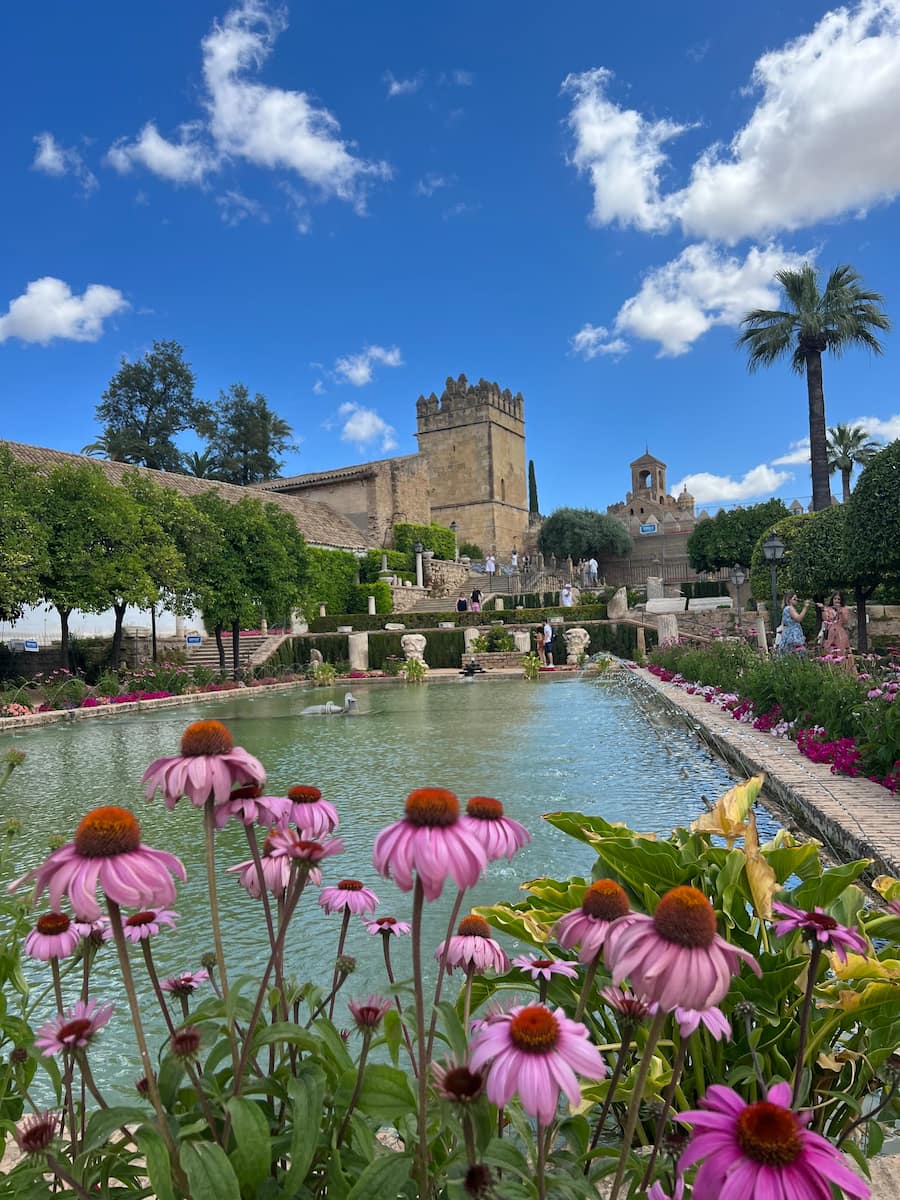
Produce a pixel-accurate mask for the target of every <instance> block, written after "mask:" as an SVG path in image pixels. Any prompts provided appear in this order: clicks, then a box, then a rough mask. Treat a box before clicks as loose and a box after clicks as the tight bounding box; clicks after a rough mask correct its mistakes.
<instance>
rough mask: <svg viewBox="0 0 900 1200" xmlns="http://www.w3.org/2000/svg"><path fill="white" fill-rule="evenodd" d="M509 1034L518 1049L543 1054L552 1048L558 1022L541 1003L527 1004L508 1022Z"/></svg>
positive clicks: (557, 1030) (556, 1035) (557, 1032)
mask: <svg viewBox="0 0 900 1200" xmlns="http://www.w3.org/2000/svg"><path fill="white" fill-rule="evenodd" d="M509 1036H510V1037H511V1038H512V1041H513V1045H514V1046H515V1047H516V1048H517V1049H518V1050H525V1051H527V1052H528V1053H529V1054H543V1053H545V1052H546V1051H547V1050H552V1049H553V1047H554V1046H555V1045H556V1042H557V1039H558V1038H559V1022H558V1021H557V1020H556V1017H554V1015H553V1013H552V1012H550V1010H549V1008H544V1006H543V1005H542V1004H529V1005H528V1006H527V1007H526V1008H523V1009H521V1011H520V1012H517V1013H516V1015H515V1016H514V1017H513V1019H512V1020H511V1021H510V1023H509Z"/></svg>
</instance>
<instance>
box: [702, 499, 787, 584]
mask: <svg viewBox="0 0 900 1200" xmlns="http://www.w3.org/2000/svg"><path fill="white" fill-rule="evenodd" d="M789 516H790V513H789V512H788V510H787V507H786V506H785V504H784V502H783V501H781V500H765V501H763V503H762V504H751V505H749V506H748V507H747V508H732V509H725V508H722V509H720V510H719V511H718V512H717V513H716V515H715V516H714V517H710V518H706V519H704V520H702V521H699V522H698V523H697V525H696V527H695V529H694V532H693V533H692V534H691V536H690V537H689V538H688V542H687V551H688V557H689V558H690V560H691V566H692V567H693V568H694V570H695V571H718V570H719V568H720V567H733V566H734V565H735V563H738V564H739V565H740V566H742V567H749V565H750V558H751V555H752V554H753V547H754V546H755V545H756V543H757V541H758V540H759V538H760V536H761V535H762V534H763V533H766V532H768V530H769V529H771V528H772V526H773V525H774V524H775V522H776V521H780V520H781V519H782V517H789Z"/></svg>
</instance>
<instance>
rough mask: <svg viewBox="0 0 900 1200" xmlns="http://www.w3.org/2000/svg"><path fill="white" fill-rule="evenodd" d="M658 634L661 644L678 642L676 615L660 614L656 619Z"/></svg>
mask: <svg viewBox="0 0 900 1200" xmlns="http://www.w3.org/2000/svg"><path fill="white" fill-rule="evenodd" d="M656 632H657V633H658V634H659V644H660V645H661V646H662V645H663V644H664V643H666V642H677V641H678V619H677V617H676V616H675V614H674V613H660V614H659V616H658V617H657V618H656Z"/></svg>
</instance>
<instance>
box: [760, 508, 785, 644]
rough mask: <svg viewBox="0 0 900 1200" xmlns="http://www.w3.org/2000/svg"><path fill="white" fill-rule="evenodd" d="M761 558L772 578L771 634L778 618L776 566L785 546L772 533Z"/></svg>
mask: <svg viewBox="0 0 900 1200" xmlns="http://www.w3.org/2000/svg"><path fill="white" fill-rule="evenodd" d="M762 550H763V558H764V559H765V560H766V562H767V563H768V564H769V570H770V572H771V576H772V632H773V633H774V632H775V630H776V628H777V621H778V618H777V616H776V613H777V612H778V580H777V575H778V564H779V563H780V562H781V560H782V559H783V558H784V551H785V545H784V542H783V541H782V540H781V538H780V537H779V536H778V534H777V533H775V532H774V531H773V532H772V533H770V534H769V536H768V537H767V538H766V540H765V541H764V542H763V546H762Z"/></svg>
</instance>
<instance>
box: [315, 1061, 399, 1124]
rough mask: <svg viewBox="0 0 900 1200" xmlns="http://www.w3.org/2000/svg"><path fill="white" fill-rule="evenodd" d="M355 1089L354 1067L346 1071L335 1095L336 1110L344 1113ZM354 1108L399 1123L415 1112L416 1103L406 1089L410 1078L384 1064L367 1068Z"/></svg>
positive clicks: (380, 1119)
mask: <svg viewBox="0 0 900 1200" xmlns="http://www.w3.org/2000/svg"><path fill="white" fill-rule="evenodd" d="M355 1086H356V1067H352V1068H351V1069H350V1070H349V1071H345V1072H344V1074H343V1075H342V1076H341V1081H340V1083H339V1084H338V1088H337V1091H336V1092H335V1097H334V1105H335V1108H337V1109H340V1110H344V1111H345V1110H346V1108H347V1106H348V1104H349V1103H350V1097H351V1096H352V1095H353V1089H354V1088H355ZM356 1106H357V1108H358V1109H359V1110H360V1111H361V1112H364V1113H366V1115H367V1116H370V1117H376V1118H377V1119H378V1120H379V1121H385V1122H388V1121H398V1120H399V1119H400V1118H401V1117H404V1116H406V1115H407V1113H411V1112H414V1111H415V1108H416V1101H415V1097H414V1096H413V1093H412V1088H411V1087H410V1086H409V1077H408V1076H407V1074H406V1072H405V1071H401V1070H399V1068H397V1067H389V1066H387V1065H386V1064H385V1063H371V1064H368V1065H367V1066H366V1069H365V1073H364V1075H363V1083H362V1088H361V1089H360V1093H359V1098H358V1099H357V1101H356Z"/></svg>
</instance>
